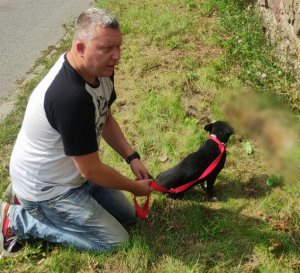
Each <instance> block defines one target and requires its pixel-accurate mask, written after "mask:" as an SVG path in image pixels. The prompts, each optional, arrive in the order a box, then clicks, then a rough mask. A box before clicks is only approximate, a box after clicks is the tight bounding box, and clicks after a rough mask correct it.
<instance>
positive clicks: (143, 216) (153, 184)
mask: <svg viewBox="0 0 300 273" xmlns="http://www.w3.org/2000/svg"><path fill="white" fill-rule="evenodd" d="M208 139H211V140H213V141H214V142H216V143H217V144H218V146H219V150H220V154H219V155H218V156H217V157H216V158H215V160H214V161H213V162H212V163H211V164H210V165H209V166H208V167H207V169H206V170H205V171H204V172H203V173H202V174H201V175H200V176H199V178H197V179H196V180H193V181H191V182H188V183H186V184H184V185H182V186H179V187H177V188H170V189H169V190H167V189H166V188H164V187H162V186H160V185H159V184H157V182H156V181H155V180H153V181H151V182H150V184H149V185H150V187H152V188H153V189H154V190H156V191H160V192H164V193H180V192H183V191H185V190H187V189H188V188H190V187H192V186H193V185H194V184H196V183H197V182H198V181H199V180H201V179H203V178H204V177H206V176H208V175H209V174H210V173H211V172H212V171H213V170H214V168H215V167H216V166H217V165H218V163H219V162H220V160H221V158H222V155H223V153H224V151H225V144H224V143H222V142H220V141H219V140H218V139H217V138H216V137H214V136H210V137H209V138H208ZM133 202H134V205H135V209H136V212H137V214H138V216H139V217H140V218H141V219H144V220H145V219H147V218H148V211H149V203H150V195H147V200H146V202H145V203H144V205H143V207H142V208H141V207H140V206H139V204H138V202H137V200H136V196H135V197H134V198H133Z"/></svg>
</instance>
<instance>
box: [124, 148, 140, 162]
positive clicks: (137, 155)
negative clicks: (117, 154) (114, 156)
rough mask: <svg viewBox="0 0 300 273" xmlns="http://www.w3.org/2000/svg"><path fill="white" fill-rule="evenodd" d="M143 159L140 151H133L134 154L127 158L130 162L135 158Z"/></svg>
mask: <svg viewBox="0 0 300 273" xmlns="http://www.w3.org/2000/svg"><path fill="white" fill-rule="evenodd" d="M136 158H137V159H141V157H140V155H139V153H138V152H135V151H134V152H133V154H131V155H130V156H128V157H127V158H126V159H125V160H126V162H127V163H128V164H130V161H131V160H133V159H136Z"/></svg>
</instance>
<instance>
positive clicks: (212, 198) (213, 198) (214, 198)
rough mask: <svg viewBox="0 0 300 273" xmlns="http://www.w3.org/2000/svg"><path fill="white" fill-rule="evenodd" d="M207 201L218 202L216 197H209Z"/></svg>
mask: <svg viewBox="0 0 300 273" xmlns="http://www.w3.org/2000/svg"><path fill="white" fill-rule="evenodd" d="M209 201H210V202H217V201H219V199H218V198H217V197H215V196H213V197H209Z"/></svg>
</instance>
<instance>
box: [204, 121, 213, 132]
mask: <svg viewBox="0 0 300 273" xmlns="http://www.w3.org/2000/svg"><path fill="white" fill-rule="evenodd" d="M212 128H213V123H209V124H207V125H205V126H204V130H205V131H207V132H210V133H211V131H212Z"/></svg>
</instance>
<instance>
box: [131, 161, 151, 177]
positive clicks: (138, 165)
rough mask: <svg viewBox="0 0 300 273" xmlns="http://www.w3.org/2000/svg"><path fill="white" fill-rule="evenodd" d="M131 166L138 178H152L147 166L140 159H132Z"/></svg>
mask: <svg viewBox="0 0 300 273" xmlns="http://www.w3.org/2000/svg"><path fill="white" fill-rule="evenodd" d="M130 168H131V170H132V172H133V173H134V174H135V176H136V178H137V179H138V180H140V179H149V178H150V177H149V173H148V171H147V169H146V167H145V166H144V164H143V163H142V162H141V161H140V160H139V159H137V158H136V159H133V160H131V161H130Z"/></svg>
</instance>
